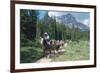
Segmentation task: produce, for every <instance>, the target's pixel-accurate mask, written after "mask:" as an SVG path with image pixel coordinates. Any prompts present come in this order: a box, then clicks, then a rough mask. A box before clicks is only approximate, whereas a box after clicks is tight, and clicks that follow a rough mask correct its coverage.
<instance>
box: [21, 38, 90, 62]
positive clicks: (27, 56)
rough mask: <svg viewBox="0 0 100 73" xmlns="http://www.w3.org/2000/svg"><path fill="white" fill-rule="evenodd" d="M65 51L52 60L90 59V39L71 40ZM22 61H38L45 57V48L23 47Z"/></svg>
mask: <svg viewBox="0 0 100 73" xmlns="http://www.w3.org/2000/svg"><path fill="white" fill-rule="evenodd" d="M64 49H65V52H64V53H63V54H61V55H59V56H57V57H52V58H51V59H52V61H53V62H55V61H78V60H88V59H89V54H90V53H89V52H90V51H89V41H82V40H81V41H78V42H70V43H68V45H67V47H65V48H64ZM20 53H21V57H20V63H33V62H37V61H38V60H39V59H40V58H42V57H43V49H42V48H41V47H40V48H39V47H36V46H32V47H28V46H26V47H21V49H20Z"/></svg>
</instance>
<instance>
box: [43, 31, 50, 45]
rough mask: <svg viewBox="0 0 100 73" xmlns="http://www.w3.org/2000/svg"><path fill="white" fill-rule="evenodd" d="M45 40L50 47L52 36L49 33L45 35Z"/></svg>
mask: <svg viewBox="0 0 100 73" xmlns="http://www.w3.org/2000/svg"><path fill="white" fill-rule="evenodd" d="M44 40H45V41H46V42H47V44H48V45H50V36H49V34H48V33H47V32H45V33H44Z"/></svg>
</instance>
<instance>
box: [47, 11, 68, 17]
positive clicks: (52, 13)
mask: <svg viewBox="0 0 100 73" xmlns="http://www.w3.org/2000/svg"><path fill="white" fill-rule="evenodd" d="M65 14H67V12H54V11H49V12H48V15H49V16H50V17H52V16H62V15H65Z"/></svg>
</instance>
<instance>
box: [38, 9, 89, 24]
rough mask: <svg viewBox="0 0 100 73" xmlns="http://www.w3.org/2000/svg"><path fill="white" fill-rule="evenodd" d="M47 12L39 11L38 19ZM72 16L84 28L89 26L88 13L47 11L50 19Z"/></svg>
mask: <svg viewBox="0 0 100 73" xmlns="http://www.w3.org/2000/svg"><path fill="white" fill-rule="evenodd" d="M46 12H47V11H45V10H39V17H40V18H42V17H43V16H44V15H45V13H46ZM68 13H70V14H72V15H73V16H74V17H75V18H76V20H77V21H78V22H81V23H83V24H85V25H86V26H89V25H90V13H89V12H70V11H66V12H58V11H48V15H49V16H50V17H53V16H62V15H66V14H68Z"/></svg>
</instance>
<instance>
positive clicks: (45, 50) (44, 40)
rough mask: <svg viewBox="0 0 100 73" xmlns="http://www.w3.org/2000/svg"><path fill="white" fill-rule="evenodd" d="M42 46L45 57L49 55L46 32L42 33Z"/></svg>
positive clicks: (48, 38) (48, 42)
mask: <svg viewBox="0 0 100 73" xmlns="http://www.w3.org/2000/svg"><path fill="white" fill-rule="evenodd" d="M43 46H44V54H45V56H47V55H48V54H50V53H51V52H50V46H51V45H50V36H49V34H48V33H47V32H45V33H44V37H43Z"/></svg>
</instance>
